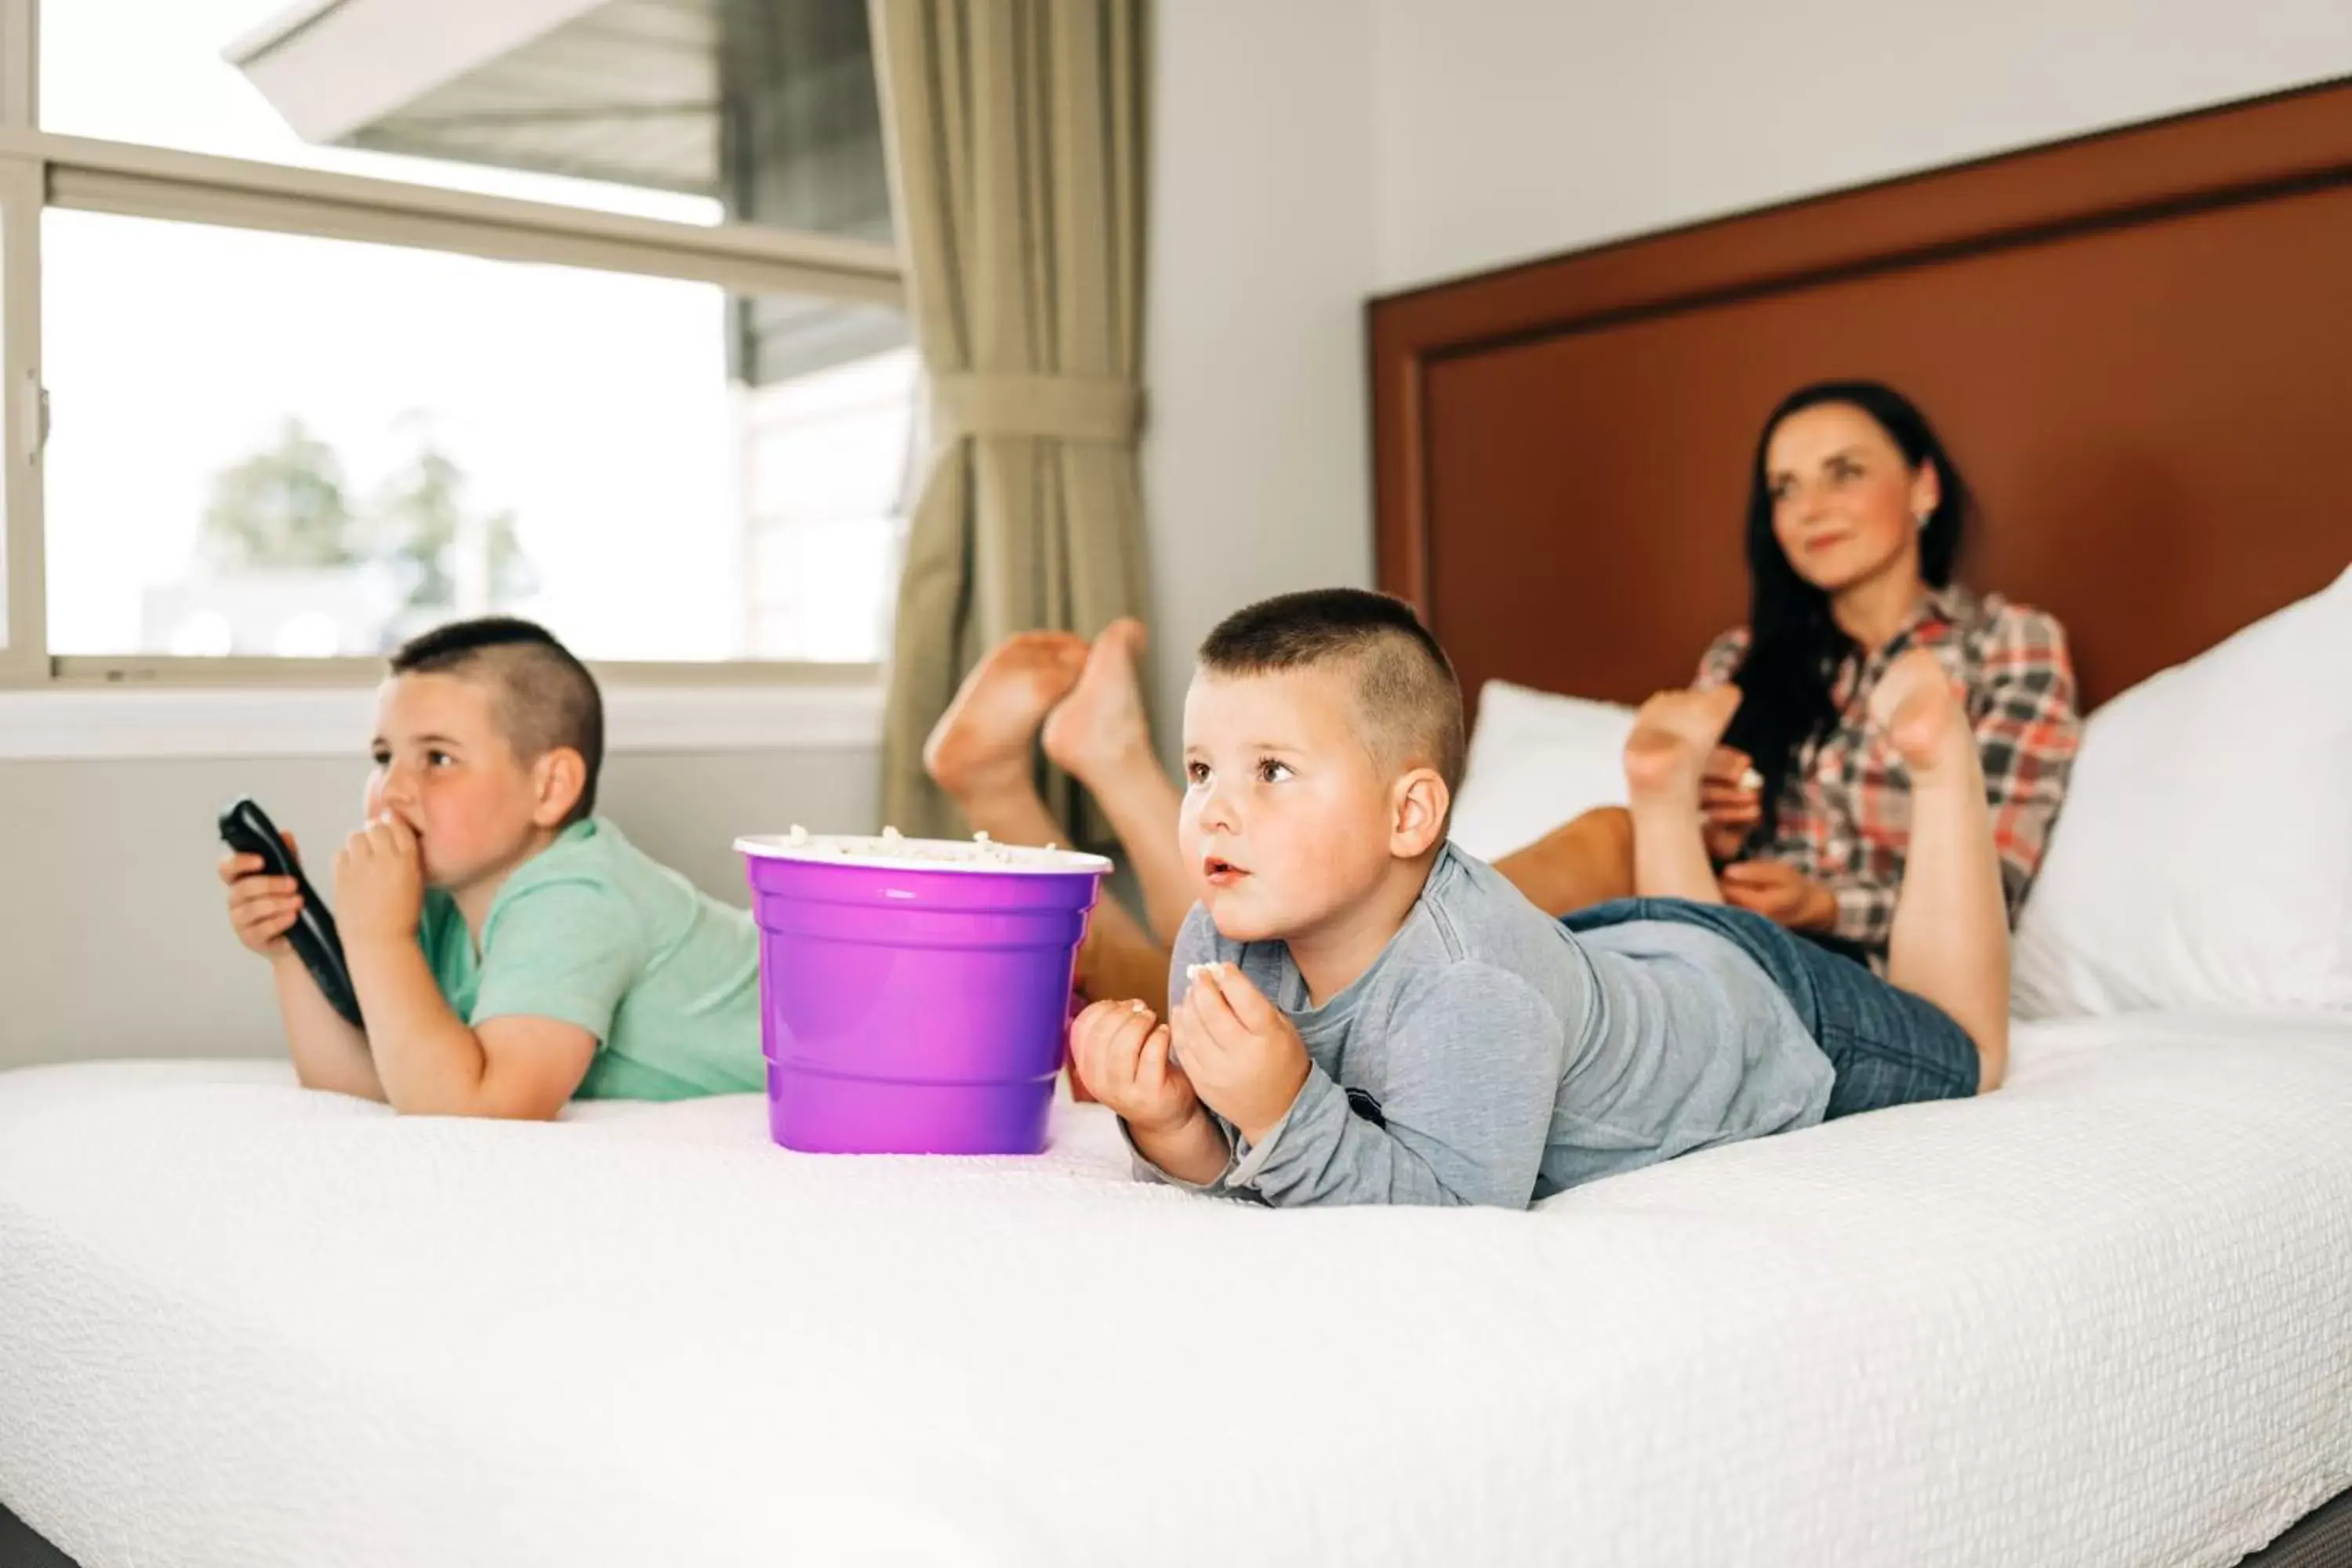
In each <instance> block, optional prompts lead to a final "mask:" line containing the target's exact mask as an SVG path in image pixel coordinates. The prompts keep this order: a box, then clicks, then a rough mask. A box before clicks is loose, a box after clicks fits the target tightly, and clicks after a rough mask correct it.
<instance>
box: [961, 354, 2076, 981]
mask: <svg viewBox="0 0 2352 1568" xmlns="http://www.w3.org/2000/svg"><path fill="white" fill-rule="evenodd" d="M1969 510H1970V501H1969V490H1968V486H1967V483H1966V482H1965V480H1963V479H1962V478H1961V476H1960V471H1959V468H1958V465H1956V464H1955V463H1954V462H1953V461H1952V459H1951V457H1950V455H1949V454H1948V452H1946V451H1945V449H1944V447H1943V445H1942V444H1941V443H1940V442H1939V441H1937V438H1936V435H1935V432H1934V431H1933V430H1932V429H1930V428H1929V426H1928V425H1927V420H1926V419H1925V418H1924V417H1923V416H1921V415H1920V413H1919V411H1918V410H1917V409H1916V408H1915V407H1914V406H1912V405H1911V404H1910V403H1909V402H1908V401H1907V400H1906V399H1905V398H1904V397H1903V396H1902V395H1899V394H1897V393H1895V392H1894V391H1893V390H1891V389H1890V388H1887V387H1885V386H1882V385H1879V384H1876V383H1874V382H1827V383H1822V384H1819V385H1814V386H1808V387H1805V388H1803V389H1801V390H1800V391H1798V392H1795V393H1792V394H1791V395H1790V396H1788V397H1787V398H1785V399H1783V400H1782V401H1781V403H1780V406H1779V407H1777V408H1775V409H1774V410H1773V411H1772V413H1771V416H1769V418H1768V419H1767V420H1766V421H1765V424H1764V429H1763V433H1762V435H1761V436H1760V437H1759V439H1758V441H1757V447H1756V457H1755V460H1754V463H1753V465H1752V468H1751V477H1750V484H1749V496H1748V522H1747V552H1748V573H1749V614H1748V625H1747V626H1744V627H1740V628H1738V629H1736V630H1733V631H1729V632H1727V633H1725V634H1724V635H1723V636H1722V637H1717V639H1716V641H1715V643H1714V644H1713V646H1712V647H1709V648H1708V649H1707V652H1706V658H1704V659H1703V660H1702V661H1701V664H1700V668H1699V677H1698V682H1697V684H1698V685H1699V686H1700V687H1702V688H1706V687H1712V686H1718V685H1721V684H1722V683H1723V682H1725V681H1727V680H1729V681H1733V682H1735V683H1737V684H1738V687H1739V688H1740V691H1741V700H1740V705H1739V710H1738V715H1737V717H1736V718H1735V719H1734V721H1733V723H1732V727H1731V730H1730V731H1729V732H1728V733H1727V735H1726V737H1725V740H1726V744H1725V746H1724V747H1722V748H1721V749H1719V750H1718V751H1717V753H1716V755H1715V758H1714V761H1713V763H1711V765H1710V767H1709V770H1708V780H1707V784H1706V788H1705V792H1704V794H1703V795H1702V798H1701V807H1702V810H1703V812H1704V814H1705V816H1706V821H1707V840H1708V849H1709V852H1710V854H1711V855H1712V857H1713V858H1714V860H1715V861H1716V862H1717V866H1718V868H1719V871H1718V876H1719V885H1720V888H1721V891H1722V894H1723V898H1724V900H1725V901H1726V902H1727V903H1730V904H1735V905H1737V906H1738V907H1740V908H1742V909H1747V910H1754V911H1755V912H1757V913H1759V914H1762V915H1765V916H1767V917H1769V918H1770V919H1772V920H1774V921H1778V922H1780V924H1782V925H1784V926H1787V927H1789V928H1790V929H1791V930H1794V931H1801V932H1804V933H1806V934H1807V935H1810V936H1811V937H1813V938H1814V939H1815V940H1817V941H1820V942H1824V943H1825V944H1828V945H1831V946H1833V947H1838V948H1841V949H1843V950H1844V951H1846V952H1850V953H1851V954H1852V955H1853V956H1855V957H1858V958H1863V959H1865V960H1869V961H1871V962H1874V963H1877V962H1881V961H1883V959H1884V956H1885V950H1886V943H1887V938H1888V934H1889V931H1890V929H1891V926H1892V922H1893V918H1894V910H1895V891H1896V889H1898V888H1899V886H1900V885H1901V882H1902V878H1903V861H1904V853H1905V847H1906V840H1907V837H1908V825H1909V798H1908V795H1907V784H1906V779H1905V777H1904V773H1903V770H1902V768H1901V765H1900V764H1899V763H1897V762H1895V760H1894V759H1893V758H1892V756H1891V755H1890V754H1889V753H1888V752H1886V751H1885V749H1884V747H1883V746H1881V745H1879V744H1878V743H1876V742H1874V741H1873V740H1872V739H1871V738H1870V731H1869V730H1868V728H1867V726H1866V722H1865V716H1866V711H1867V707H1868V703H1869V700H1870V696H1871V693H1872V691H1873V690H1874V689H1875V688H1876V686H1877V683H1878V681H1879V679H1880V678H1881V677H1882V676H1883V675H1884V674H1885V671H1886V669H1887V667H1888V666H1889V665H1891V664H1892V663H1893V662H1894V661H1895V658H1897V656H1899V655H1900V654H1902V653H1903V652H1904V651H1905V650H1906V649H1907V648H1911V647H1927V648H1930V649H1932V650H1934V652H1935V653H1936V655H1937V658H1939V659H1940V660H1941V661H1942V663H1943V665H1944V667H1945V668H1946V670H1947V671H1948V672H1949V673H1950V675H1951V676H1952V678H1953V679H1954V680H1955V682H1956V683H1958V685H1959V686H1960V687H1961V688H1962V689H1964V690H1965V692H1966V694H1967V706H1968V712H1969V721H1970V723H1971V725H1972V726H1973V728H1974V729H1975V731H1976V735H1977V742H1978V747H1979V755H1980V760H1981V763H1982V768H1983V772H1984V775H1985V785H1986V793H1987V796H1988V804H1989V805H1990V808H1991V809H1990V815H1991V820H1992V831H1993V837H1994V842H1995V847H1996V848H1997V849H1998V851H1999V854H2000V863H2001V868H2002V871H2001V877H2002V883H2003V891H2004V892H2005V894H2006V896H2007V900H2008V905H2009V914H2010V919H2011V921H2012V922H2014V921H2015V919H2016V915H2017V909H2018V905H2019V903H2020V901H2021V900H2022V899H2023V898H2024V896H2025V890H2026V888H2027V887H2028V886H2029V885H2030V884H2031V883H2032V879H2033V873H2034V870H2035V868H2036V867H2038V866H2039V864H2040V863H2041V858H2042V847H2043V845H2044V843H2045V842H2046V839H2047V837H2048V834H2049V829H2050V825H2051V823H2052V821H2053V819H2054V818H2055V816H2056V815H2057V811H2058V806H2059V802H2060V800H2061V798H2062V797H2063V794H2064V790H2065V782H2066V774H2067V771H2068V769H2069V767H2070V766H2071V765H2072V763H2073V760H2074V750H2075V747H2076V744H2077V741H2078V736H2079V730H2080V724H2079V721H2078V719H2077V717H2076V714H2075V710H2074V670H2073V668H2072V666H2071V664H2070V663H2069V661H2068V658H2067V655H2066V645H2065V637H2064V634H2063V632H2062V631H2061V629H2060V627H2059V626H2058V623H2057V622H2056V621H2055V620H2053V618H2052V617H2050V616H2047V615H2044V614H2042V613H2041V612H2039V611H2036V610H2031V609H2027V608H2025V607H2023V606H2021V605H2011V604H2009V603H2007V602H2006V601H2004V600H2002V599H2001V598H2000V596H1999V595H1986V596H1984V597H1982V598H1979V597H1977V596H1975V595H1971V594H1970V593H1969V592H1968V590H1966V589H1965V588H1962V587H1960V586H1959V585H1958V584H1957V583H1955V582H1954V580H1953V577H1952V565H1953V562H1954V559H1955V558H1956V557H1957V555H1958V552H1959V547H1960V542H1961V537H1962V534H1963V533H1964V531H1965V530H1966V528H1967V524H1968V518H1969ZM1141 647H1142V628H1141V627H1140V626H1137V625H1136V624H1135V623H1134V622H1132V621H1122V622H1120V623H1118V625H1117V626H1112V627H1111V628H1110V629H1109V630H1108V631H1106V632H1105V633H1103V635H1102V636H1101V637H1098V638H1097V639H1096V640H1095V642H1094V643H1093V644H1092V645H1091V646H1089V645H1088V644H1087V642H1086V641H1085V640H1084V639H1082V638H1079V637H1075V636H1072V635H1070V634H1067V633H1061V632H1034V633H1027V634H1024V635H1023V636H1020V637H1013V638H1011V639H1009V640H1008V641H1007V642H1006V643H1004V644H1003V646H1001V647H998V648H997V649H995V650H994V651H993V652H992V653H991V654H990V656H989V657H988V658H987V659H986V660H985V661H983V662H982V664H981V666H980V667H979V668H976V669H974V670H973V671H972V673H971V677H970V678H969V679H967V680H966V681H965V683H964V686H963V689H962V690H961V692H959V693H958V695H957V698H956V701H955V703H954V704H953V706H951V707H950V709H949V710H948V712H947V714H946V715H945V716H944V717H943V718H942V719H941V720H940V723H939V726H938V728H937V729H936V730H935V731H933V733H932V736H931V743H930V745H929V747H928V748H927V750H926V752H925V760H926V763H928V765H929V768H930V770H931V773H932V776H933V777H935V778H937V779H938V780H939V781H940V784H941V785H942V786H944V787H945V788H946V789H947V790H948V791H949V793H950V794H951V795H954V796H955V797H956V799H957V801H958V803H959V804H960V805H961V806H962V808H963V811H964V814H965V816H967V817H968V818H969V819H970V821H971V825H972V826H973V827H975V828H979V829H984V830H986V831H987V832H988V833H989V834H990V835H991V836H992V837H995V838H999V839H1002V840H1004V841H1007V842H1011V843H1031V844H1040V843H1045V842H1049V841H1052V840H1055V839H1065V838H1066V837H1068V836H1067V834H1066V832H1064V831H1063V830H1062V829H1061V828H1060V827H1059V826H1057V825H1056V824H1055V822H1054V820H1053V818H1052V816H1051V815H1050V814H1049V813H1048V812H1047V811H1046V809H1045V805H1044V802H1043V801H1042V800H1041V799H1040V798H1039V797H1038V795H1037V792H1036V788H1035V786H1034V782H1033V776H1032V773H1031V765H1032V751H1033V747H1034V745H1035V743H1036V742H1038V741H1039V740H1040V739H1041V738H1042V740H1043V742H1044V749H1045V753H1046V755H1047V756H1048V757H1050V758H1051V759H1052V760H1053V761H1054V762H1055V763H1056V764H1057V765H1059V766H1060V767H1062V768H1063V769H1064V770H1066V772H1068V773H1071V774H1072V775H1073V776H1074V777H1076V778H1077V779H1078V780H1079V782H1080V783H1082V784H1086V785H1087V788H1088V789H1090V790H1091V791H1093V792H1094V795H1095V796H1096V798H1097V800H1098V801H1100V802H1101V803H1102V805H1103V806H1104V808H1105V811H1106V813H1107V814H1108V816H1109V817H1110V819H1111V822H1112V825H1113V826H1114V827H1115V828H1116V829H1117V830H1118V834H1119V837H1120V840H1121V842H1122V843H1123V845H1124V846H1125V847H1126V848H1127V850H1128V852H1129V857H1130V858H1131V860H1132V862H1133V864H1134V868H1135V871H1136V875H1137V878H1138V879H1139V882H1140V883H1141V885H1142V889H1143V893H1144V902H1145V906H1146V921H1143V922H1139V921H1137V920H1136V919H1135V918H1134V917H1133V916H1131V915H1129V913H1128V912H1127V911H1125V910H1122V909H1120V908H1119V907H1118V905H1117V904H1115V903H1113V902H1112V901H1110V900H1105V901H1104V903H1103V905H1102V907H1101V909H1100V910H1098V911H1097V917H1096V920H1095V922H1094V926H1093V929H1092V930H1091V931H1089V933H1088V937H1087V948H1086V951H1085V952H1083V953H1082V954H1081V955H1080V959H1079V983H1080V986H1081V989H1082V990H1084V991H1085V992H1086V993H1087V994H1088V995H1089V996H1097V997H1127V996H1157V995H1159V994H1160V993H1161V992H1162V991H1164V990H1165V988H1166V984H1167V948H1168V944H1169V943H1170V942H1171V941H1173V939H1174V936H1175V932H1176V928H1177V927H1178V925H1180V924H1181V922H1182V920H1183V918H1184V914H1185V912H1186V911H1187V910H1189V909H1190V908H1191V907H1192V901H1193V889H1192V881H1191V878H1190V876H1189V875H1188V873H1187V871H1186V869H1185V868H1184V867H1183V865H1182V864H1181V861H1180V859H1179V858H1178V856H1177V854H1176V847H1175V840H1176V835H1175V822H1176V815H1177V811H1178V808H1179V805H1180V801H1181V797H1180V795H1178V793H1177V791H1176V788H1175V786H1174V785H1173V784H1171V783H1170V782H1169V780H1168V778H1167V775H1166V774H1165V773H1162V772H1160V766H1159V763H1158V760H1157V758H1156V757H1155V756H1154V754H1153V752H1152V749H1151V744H1150V735H1149V733H1148V731H1146V729H1145V725H1144V719H1143V703H1142V698H1141V689H1140V686H1139V682H1138V679H1137V676H1136V668H1135V660H1136V658H1137V656H1138V654H1139V652H1140V650H1141ZM1768 803H1769V805H1768ZM1633 841H1634V835H1633V825H1632V822H1631V819H1630V818H1629V817H1628V816H1627V814H1626V813H1625V812H1624V811H1623V810H1622V808H1617V807H1611V808H1607V809H1604V810H1601V811H1597V812H1591V813H1588V814H1586V815H1585V816H1580V817H1579V818H1577V819H1576V820H1575V821H1573V822H1570V823H1569V824H1568V825H1567V826H1563V827H1561V828H1559V829H1557V830H1555V831H1554V832H1553V833H1551V834H1549V835H1548V836H1547V837H1545V838H1543V839H1542V840H1541V841H1539V842H1538V843H1537V844H1534V845H1531V846H1529V847H1528V848H1526V849H1523V850H1520V851H1518V852H1517V854H1514V855H1510V856H1507V857H1506V858H1503V859H1502V860H1499V861H1497V862H1496V868H1497V869H1498V870H1500V871H1501V872H1502V873H1503V874H1504V875H1505V876H1507V877H1508V878H1509V879H1511V880H1512V882H1513V883H1514V884H1516V885H1517V887H1518V889H1520V891H1522V892H1524V893H1526V894H1527V895H1528V898H1529V899H1530V900H1533V901H1534V902H1535V903H1537V904H1538V906H1540V907H1542V908H1543V909H1545V910H1549V912H1551V913H1553V914H1565V913H1567V912H1568V911H1570V910H1578V909H1582V908H1585V907H1586V906H1588V905H1591V904H1596V903H1600V902H1601V901H1603V900H1609V899H1613V898H1621V897H1624V896H1626V895H1629V894H1631V893H1632V892H1633V890H1634V885H1635V879H1634V853H1633Z"/></svg>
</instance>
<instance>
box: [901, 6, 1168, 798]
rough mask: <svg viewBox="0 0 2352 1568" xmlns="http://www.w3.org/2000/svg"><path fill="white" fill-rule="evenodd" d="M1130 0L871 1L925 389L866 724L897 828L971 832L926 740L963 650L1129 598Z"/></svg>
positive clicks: (1084, 621) (1133, 145) (1138, 529)
mask: <svg viewBox="0 0 2352 1568" xmlns="http://www.w3.org/2000/svg"><path fill="white" fill-rule="evenodd" d="M1146 3H1147V0H872V7H873V10H872V15H873V23H874V47H875V58H876V61H877V66H878V68H879V70H880V74H881V82H882V119H883V125H884V132H885V136H886V139H887V142H888V144H889V149H890V169H891V179H892V182H893V195H894V196H895V198H896V204H897V205H896V210H897V216H898V233H899V239H900V244H901V247H902V250H903V253H904V255H905V257H906V259H907V291H908V306H909V309H910V310H911V312H912V315H913V320H914V328H915V341H916V342H917V344H918V346H919V350H920V352H921V353H922V356H923V365H924V368H925V371H926V372H927V374H928V375H929V381H930V384H931V388H932V416H933V430H932V436H933V440H932V447H931V458H930V467H929V473H928V474H927V475H926V476H925V479H924V481H923V485H922V489H921V493H920V497H919V500H918V501H917V503H916V506H915V511H914V515H913V518H912V520H911V521H910V523H909V526H908V538H907V556H906V566H905V573H904V576H903V579H902V581H901V582H900V584H899V588H898V632H897V637H896V641H895V644H894V647H893V649H892V656H891V673H890V690H889V698H888V704H887V727H886V729H885V732H884V752H883V767H884V777H883V791H882V799H883V812H884V818H885V820H886V821H888V822H890V823H892V824H894V825H896V826H898V828H899V829H900V830H901V831H903V832H907V833H910V834H912V833H922V834H929V835H940V834H956V833H961V832H963V831H966V827H965V825H964V824H963V823H962V822H961V819H960V818H959V816H957V814H956V813H955V811H954V808H953V807H952V805H950V803H949V802H948V801H947V799H946V797H945V796H944V795H941V794H940V791H939V790H938V789H937V787H936V786H934V785H933V784H931V782H930V780H929V778H928V777H926V776H925V774H924V773H923V767H922V746H923V740H924V737H925V736H926V735H928V734H929V731H930V728H931V725H932V724H933V722H934V721H937V720H938V718H939V716H940V713H941V712H942V711H944V710H946V708H947V705H948V702H949V700H950V698H951V697H952V696H953V695H954V693H955V689H956V687H957V685H958V683H959V682H961V679H963V676H964V674H965V673H966V672H967V671H968V670H970V669H971V667H972V665H973V664H974V663H975V662H976V661H977V660H978V659H979V658H980V657H981V655H982V654H983V653H985V652H986V651H987V650H988V649H989V648H990V647H992V646H993V645H994V644H995V643H996V642H998V641H999V640H1001V639H1002V638H1003V637H1006V636H1008V635H1010V634H1011V633H1013V632H1018V631H1028V630H1034V629H1039V628H1049V627H1050V628H1066V629H1069V630H1075V631H1077V632H1080V633H1082V634H1084V635H1087V636H1089V637H1091V636H1093V635H1094V634H1095V633H1096V632H1097V631H1099V630H1100V629H1101V628H1102V627H1103V626H1107V625H1108V624H1109V623H1110V622H1111V621H1113V620H1115V619H1117V618H1118V616H1124V615H1135V614H1139V613H1141V611H1142V609H1143V606H1144V603H1145V584H1144V567H1143V505H1142V494H1141V489H1140V485H1139V480H1138V475H1137V468H1136V440H1137V437H1138V435H1139V429H1140V426H1141V413H1142V406H1141V405H1142V393H1141V388H1140V385H1139V374H1140V372H1141V363H1140V362H1141V345H1142V333H1143V177H1144V146H1143V127H1144V102H1143V94H1144V58H1143V54H1144V28H1145V26H1146V16H1145V5H1146ZM1074 793H1075V792H1074V791H1072V790H1071V788H1070V787H1069V786H1068V784H1067V783H1066V781H1063V780H1060V779H1058V778H1057V779H1053V780H1049V781H1047V796H1046V804H1047V805H1050V806H1052V807H1053V808H1054V809H1055V814H1056V815H1057V816H1059V817H1060V819H1061V820H1062V821H1064V822H1066V823H1069V824H1071V825H1072V826H1073V831H1074V832H1076V834H1077V835H1078V836H1079V837H1081V838H1089V839H1091V838H1098V837H1101V833H1100V827H1099V823H1098V820H1097V818H1096V817H1095V816H1094V814H1093V813H1092V812H1087V814H1085V816H1083V817H1082V816H1080V815H1079V813H1078V811H1077V806H1078V804H1079V803H1078V802H1077V801H1076V800H1075V799H1074V798H1073V795H1074Z"/></svg>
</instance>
